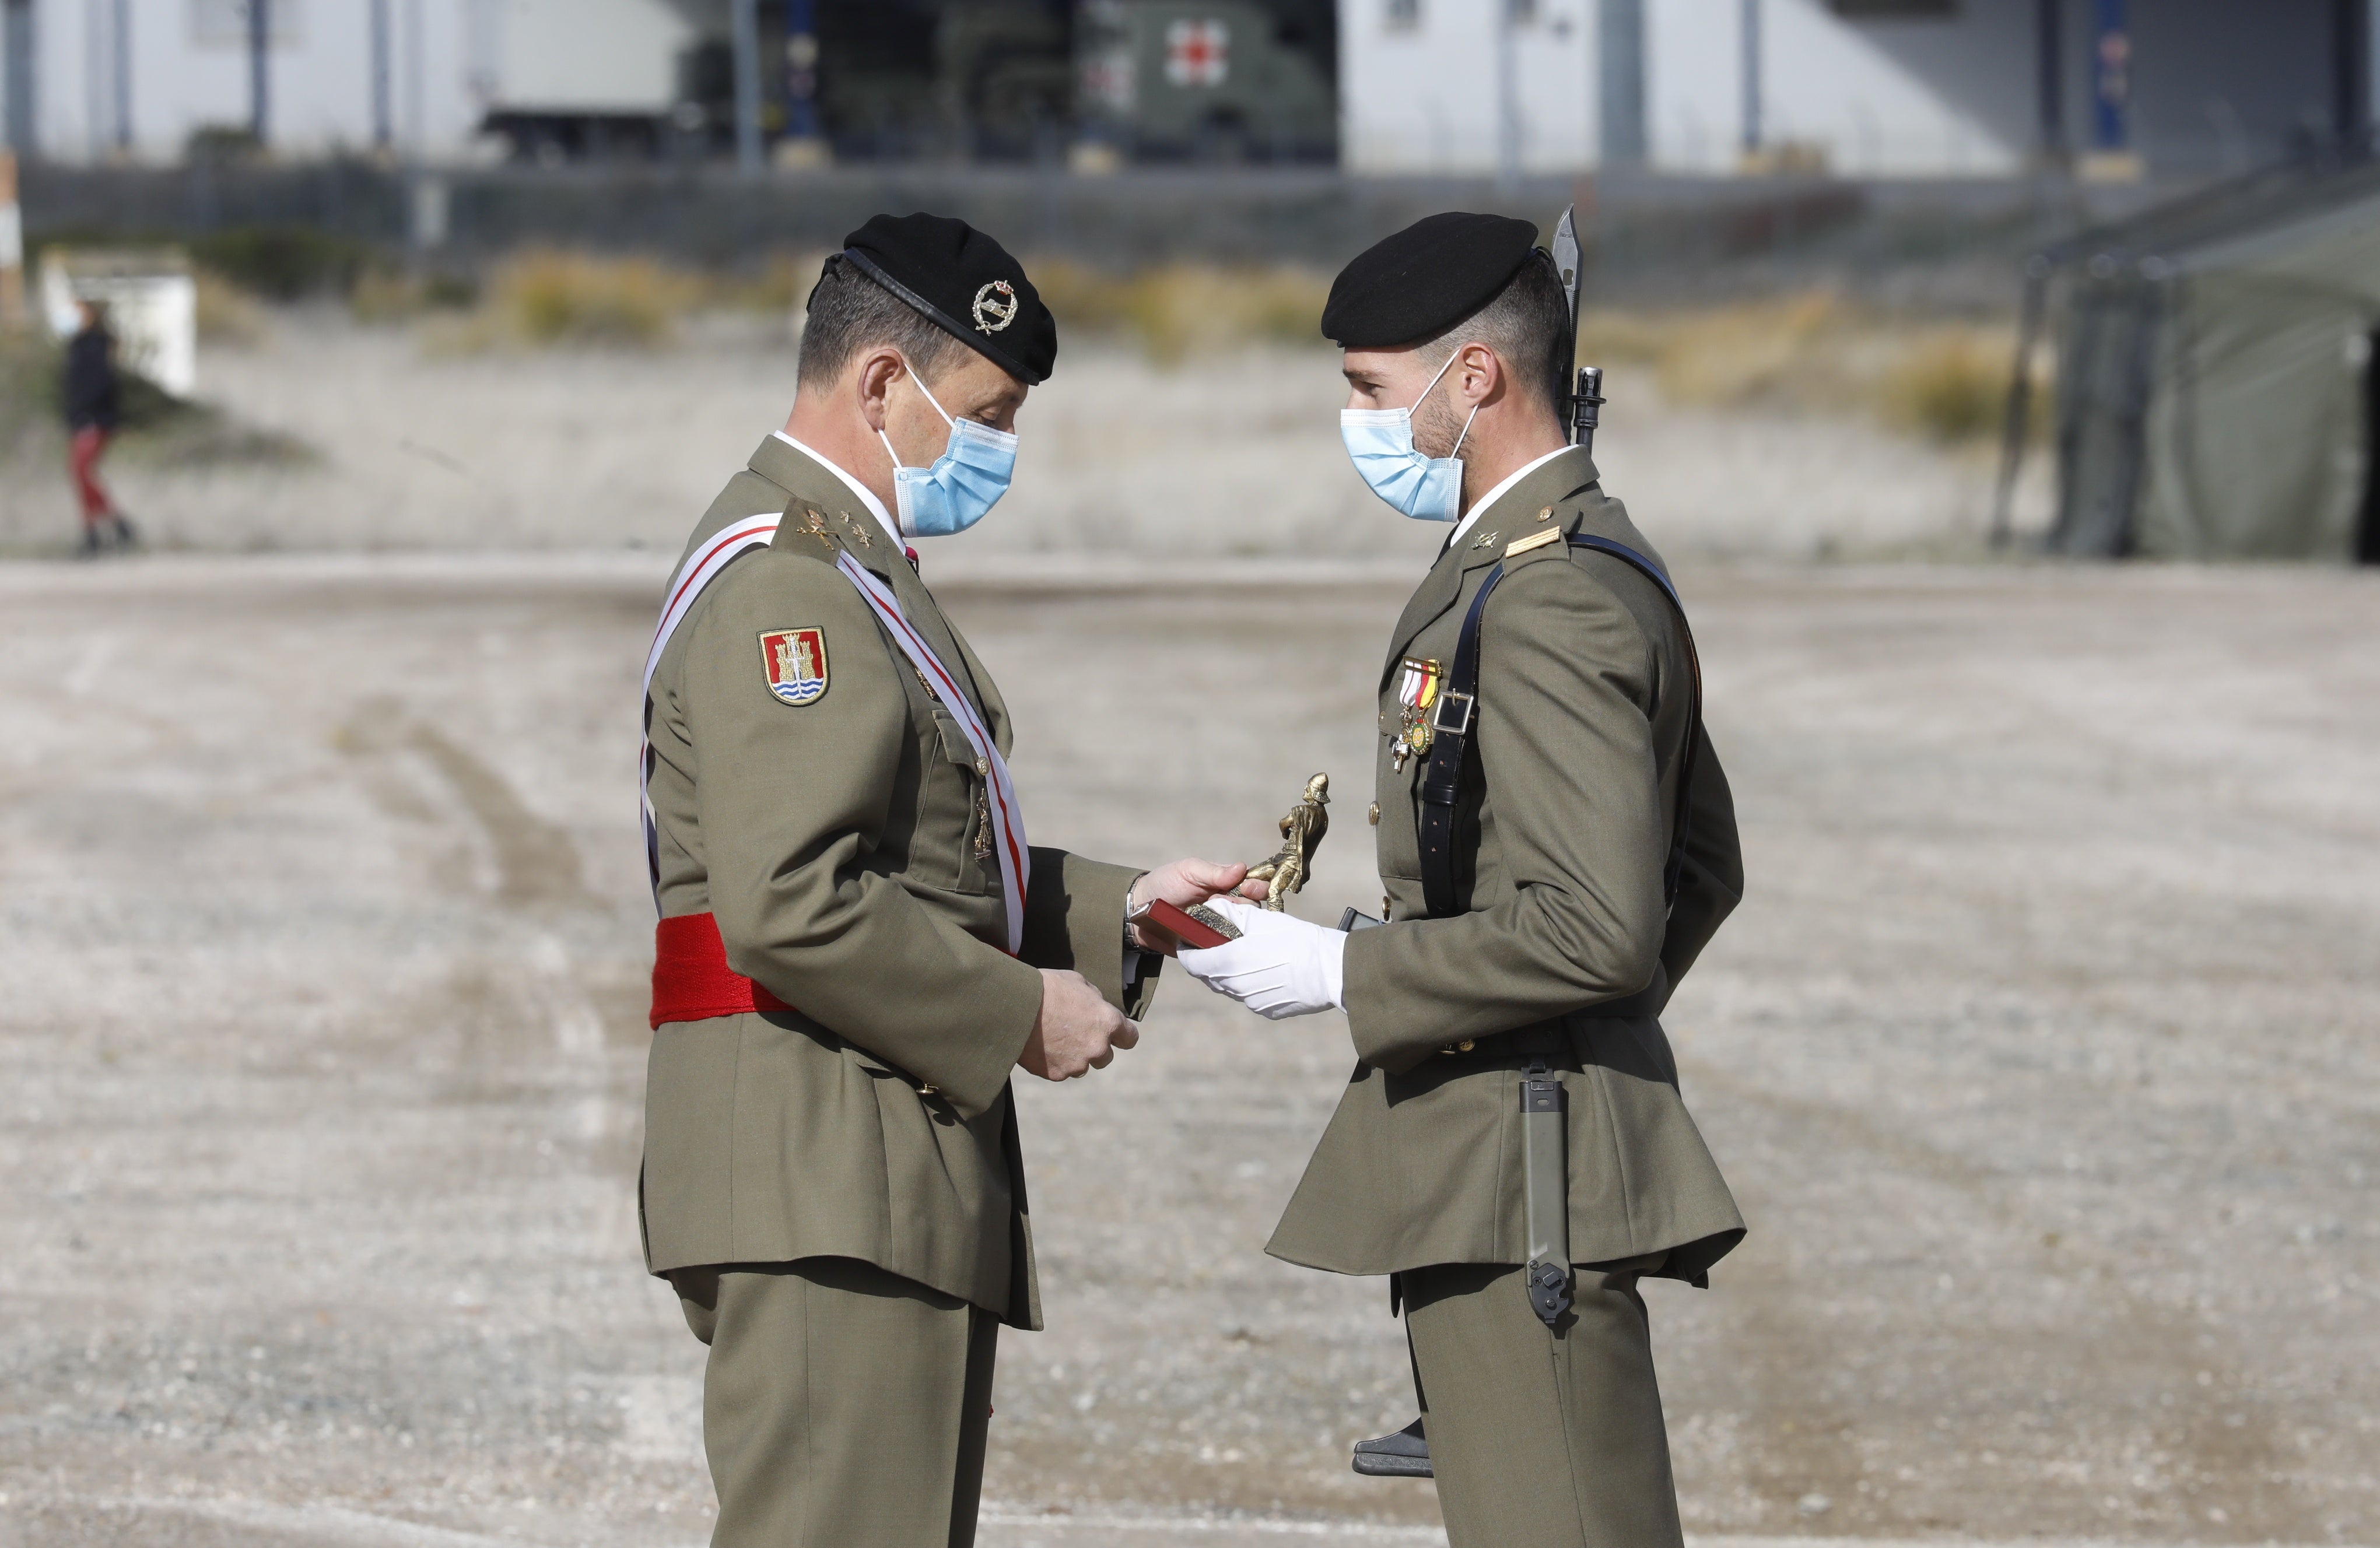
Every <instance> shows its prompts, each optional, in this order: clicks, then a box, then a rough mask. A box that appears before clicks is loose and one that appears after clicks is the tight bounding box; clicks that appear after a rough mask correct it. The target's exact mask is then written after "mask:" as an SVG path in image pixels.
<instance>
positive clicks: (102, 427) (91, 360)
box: [62, 301, 134, 558]
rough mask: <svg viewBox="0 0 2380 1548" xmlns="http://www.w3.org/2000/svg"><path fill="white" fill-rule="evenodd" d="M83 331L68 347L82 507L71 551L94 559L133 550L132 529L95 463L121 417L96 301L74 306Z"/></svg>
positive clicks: (68, 397) (111, 339)
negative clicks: (106, 552)
mask: <svg viewBox="0 0 2380 1548" xmlns="http://www.w3.org/2000/svg"><path fill="white" fill-rule="evenodd" d="M78 308H79V310H80V312H81V313H82V327H81V329H80V330H79V332H77V333H76V334H75V336H74V337H73V338H71V339H68V340H67V365H66V390H65V392H64V393H63V394H62V395H63V397H64V400H65V405H66V414H67V438H68V440H67V445H68V452H67V464H68V466H70V467H71V468H72V469H73V471H74V481H75V493H76V495H77V497H78V498H79V499H80V500H81V502H82V541H81V543H80V545H79V546H78V547H77V549H76V550H75V551H76V553H78V554H79V555H80V556H82V557H84V558H91V557H93V556H95V555H97V554H99V553H101V552H102V551H103V550H106V549H108V548H117V549H128V548H130V547H131V546H132V544H133V540H134V538H133V531H132V524H131V523H130V522H128V521H127V520H126V519H125V517H124V513H123V512H121V511H119V510H117V509H116V508H115V500H114V499H112V498H111V497H110V496H109V494H108V492H107V490H106V488H105V487H104V486H103V485H102V484H101V483H100V481H99V459H100V455H101V454H102V453H103V452H105V451H106V450H107V442H108V440H109V438H110V437H112V436H113V435H115V427H116V424H117V422H118V420H119V418H120V417H121V415H122V405H121V399H122V396H123V393H122V379H121V376H120V374H119V373H118V372H117V370H116V369H115V334H113V333H109V332H108V331H107V313H106V312H105V310H104V309H103V308H101V307H100V305H99V304H98V303H97V302H95V301H83V302H79V303H78Z"/></svg>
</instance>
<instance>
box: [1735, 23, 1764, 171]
mask: <svg viewBox="0 0 2380 1548" xmlns="http://www.w3.org/2000/svg"><path fill="white" fill-rule="evenodd" d="M1737 12H1738V15H1739V16H1740V17H1741V18H1742V19H1741V22H1740V24H1739V26H1738V28H1737V31H1738V34H1739V41H1740V42H1741V43H1742V45H1743V60H1742V63H1741V67H1740V68H1741V74H1742V80H1741V85H1742V87H1743V145H1742V146H1741V150H1742V151H1743V159H1744V160H1745V161H1746V162H1750V161H1753V160H1754V159H1755V158H1756V157H1758V156H1759V154H1760V145H1761V138H1762V130H1761V125H1760V116H1761V103H1760V98H1761V80H1760V0H1741V4H1740V5H1739V6H1737Z"/></svg>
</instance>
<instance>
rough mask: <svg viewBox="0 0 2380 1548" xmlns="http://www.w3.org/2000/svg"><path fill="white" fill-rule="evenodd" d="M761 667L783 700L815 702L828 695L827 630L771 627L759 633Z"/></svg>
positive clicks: (775, 693) (773, 691)
mask: <svg viewBox="0 0 2380 1548" xmlns="http://www.w3.org/2000/svg"><path fill="white" fill-rule="evenodd" d="M760 671H761V672H762V673H763V674H764V675H765V676H766V677H767V678H768V681H769V692H771V694H774V695H777V697H778V698H779V699H781V700H783V702H784V703H786V704H792V705H803V704H816V703H817V702H818V701H819V700H820V699H822V698H824V697H826V631H825V630H824V629H771V630H769V631H768V632H767V633H765V634H763V635H761V636H760Z"/></svg>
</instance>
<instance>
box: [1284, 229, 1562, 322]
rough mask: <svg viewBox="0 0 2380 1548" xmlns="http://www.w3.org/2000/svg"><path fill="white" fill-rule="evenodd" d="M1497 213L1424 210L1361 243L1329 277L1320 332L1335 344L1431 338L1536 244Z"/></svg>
mask: <svg viewBox="0 0 2380 1548" xmlns="http://www.w3.org/2000/svg"><path fill="white" fill-rule="evenodd" d="M1536 241H1537V228H1536V226H1533V225H1531V224H1529V223H1528V222H1526V221H1515V220H1508V219H1506V218H1505V217H1504V216H1502V215H1466V214H1463V213H1462V212H1459V211H1450V212H1447V213H1446V214H1443V215H1427V216H1424V217H1423V218H1422V219H1420V220H1417V221H1415V222H1414V224H1411V225H1409V226H1407V227H1405V228H1404V229H1403V231H1400V232H1398V233H1397V234H1396V235H1395V236H1390V237H1386V238H1384V239H1382V240H1380V241H1378V242H1375V243H1374V244H1372V245H1371V246H1370V247H1368V248H1365V249H1364V250H1363V251H1362V252H1360V253H1358V254H1356V255H1355V258H1354V261H1352V262H1350V263H1349V264H1348V265H1347V267H1345V268H1344V269H1342V270H1340V271H1339V277H1338V278H1337V279H1335V280H1332V281H1331V282H1330V300H1328V301H1326V302H1325V303H1323V307H1322V336H1323V337H1325V338H1327V339H1329V340H1330V341H1331V342H1332V343H1334V344H1336V345H1338V346H1339V347H1340V348H1342V349H1390V348H1393V347H1395V346H1396V345H1403V344H1413V343H1415V342H1416V341H1418V340H1422V339H1434V338H1436V337H1438V335H1439V334H1440V333H1445V332H1446V331H1447V330H1448V329H1449V328H1451V327H1453V326H1454V325H1455V324H1456V323H1458V322H1460V321H1462V320H1463V319H1464V318H1466V317H1469V316H1470V315H1471V314H1472V313H1473V312H1475V311H1477V310H1478V309H1479V308H1482V307H1484V306H1486V305H1487V304H1488V302H1490V301H1492V300H1494V299H1495V298H1496V293H1497V292H1498V291H1500V290H1502V289H1503V288H1504V286H1505V284H1506V283H1507V282H1509V281H1510V280H1511V279H1512V276H1513V275H1514V274H1517V273H1519V272H1521V265H1522V264H1524V263H1526V262H1527V261H1528V260H1529V253H1530V251H1531V249H1532V248H1535V247H1536Z"/></svg>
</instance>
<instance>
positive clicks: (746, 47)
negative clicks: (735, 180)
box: [728, 0, 760, 177]
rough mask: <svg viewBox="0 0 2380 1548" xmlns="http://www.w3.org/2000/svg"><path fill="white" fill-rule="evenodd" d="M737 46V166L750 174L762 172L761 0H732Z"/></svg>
mask: <svg viewBox="0 0 2380 1548" xmlns="http://www.w3.org/2000/svg"><path fill="white" fill-rule="evenodd" d="M728 9H729V15H730V22H731V26H732V29H733V42H734V46H735V167H736V170H737V171H739V172H741V173H742V174H743V175H745V176H747V177H757V176H759V175H760V6H759V0H730V5H729V7H728Z"/></svg>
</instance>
